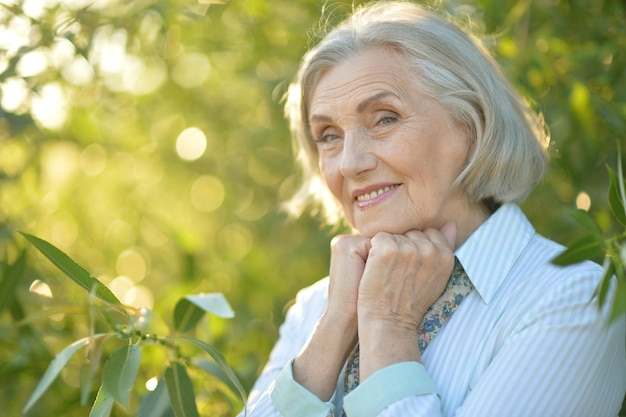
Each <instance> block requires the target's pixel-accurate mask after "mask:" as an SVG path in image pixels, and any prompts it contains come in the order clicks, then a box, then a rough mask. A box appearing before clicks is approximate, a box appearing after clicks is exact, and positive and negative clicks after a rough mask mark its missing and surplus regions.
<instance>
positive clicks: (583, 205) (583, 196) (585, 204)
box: [576, 191, 591, 211]
mask: <svg viewBox="0 0 626 417" xmlns="http://www.w3.org/2000/svg"><path fill="white" fill-rule="evenodd" d="M576 207H577V208H578V209H580V210H585V211H589V208H590V207H591V197H589V194H587V193H586V192H584V191H581V192H580V193H578V195H577V196H576Z"/></svg>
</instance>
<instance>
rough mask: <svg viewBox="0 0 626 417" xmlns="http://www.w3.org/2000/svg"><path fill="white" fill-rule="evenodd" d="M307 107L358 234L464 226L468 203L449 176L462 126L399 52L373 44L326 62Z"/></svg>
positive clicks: (463, 154) (465, 147) (334, 187)
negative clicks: (424, 89)
mask: <svg viewBox="0 0 626 417" xmlns="http://www.w3.org/2000/svg"><path fill="white" fill-rule="evenodd" d="M309 114H310V116H309V123H310V125H311V133H312V135H313V138H314V139H315V140H316V142H317V147H318V151H319V165H320V169H321V172H322V174H323V177H324V179H325V180H326V183H327V185H328V187H329V189H330V191H331V192H332V193H333V195H334V196H335V198H337V200H338V201H339V202H340V203H341V205H342V207H343V210H344V212H345V216H346V218H347V220H348V221H349V223H350V224H351V225H352V226H353V227H354V228H355V229H356V230H358V231H359V232H360V233H361V234H362V235H364V236H369V237H371V236H373V235H375V234H376V233H377V232H379V231H386V232H389V233H396V234H401V233H405V232H407V231H409V230H413V229H415V230H424V229H426V228H428V227H436V228H440V227H441V226H443V225H444V224H445V223H446V222H447V221H450V220H454V221H456V222H457V225H458V226H459V227H462V223H463V221H464V220H465V219H466V218H467V217H468V216H469V215H470V213H469V211H470V210H471V207H470V206H471V205H470V204H469V202H468V200H467V199H466V198H465V196H464V194H463V193H462V192H459V191H456V192H455V191H452V184H453V182H454V180H455V179H456V177H457V175H458V174H459V172H460V171H461V169H462V167H463V165H464V163H465V161H466V159H467V157H468V151H469V140H468V138H467V134H466V133H465V132H464V131H463V130H462V129H461V128H460V127H459V126H458V124H457V123H455V121H454V119H453V118H452V116H451V115H449V114H448V113H447V112H446V111H445V110H444V109H443V108H442V107H441V106H440V105H439V104H438V103H437V101H436V100H434V99H432V98H430V97H428V96H426V95H424V94H422V93H421V92H420V91H419V89H418V88H417V87H416V86H415V83H414V82H412V81H411V80H410V78H409V76H408V74H407V70H406V65H403V63H402V58H401V57H399V56H398V55H396V54H394V53H392V52H390V51H388V50H386V49H383V48H372V49H369V50H367V51H365V52H364V53H361V54H359V55H356V56H355V57H353V58H350V59H348V60H347V61H345V62H343V63H341V64H339V65H337V66H335V67H333V68H331V69H330V70H329V71H327V72H326V73H325V74H324V75H323V76H322V77H321V79H320V82H319V84H318V85H317V87H316V89H315V91H314V92H313V95H312V99H311V104H310V111H309Z"/></svg>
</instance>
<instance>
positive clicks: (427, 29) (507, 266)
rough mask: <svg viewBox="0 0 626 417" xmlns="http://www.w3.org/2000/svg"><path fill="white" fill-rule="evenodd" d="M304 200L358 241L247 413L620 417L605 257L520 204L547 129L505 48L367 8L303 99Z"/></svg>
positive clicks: (318, 58)
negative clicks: (577, 259) (548, 229)
mask: <svg viewBox="0 0 626 417" xmlns="http://www.w3.org/2000/svg"><path fill="white" fill-rule="evenodd" d="M287 111H288V115H289V117H290V119H291V122H292V128H293V131H294V136H295V139H296V142H297V147H298V151H299V154H298V156H299V159H300V161H301V162H302V164H303V168H304V173H305V183H304V186H303V188H302V191H301V192H300V194H299V196H298V198H299V199H301V200H302V199H305V198H306V197H307V196H311V197H312V198H313V199H316V200H318V201H319V202H321V203H322V205H323V207H324V208H325V213H326V215H327V216H328V218H329V219H332V220H333V221H338V219H341V218H344V219H345V220H346V221H347V222H348V223H349V224H350V225H351V226H352V228H353V229H354V234H351V235H342V236H337V237H336V238H334V239H333V241H332V243H331V260H330V271H329V277H328V278H326V279H323V280H321V281H320V282H318V283H316V284H314V285H313V286H311V287H309V288H306V289H304V290H302V291H301V292H300V293H299V294H298V296H297V299H296V303H295V305H294V306H293V307H292V308H291V309H290V310H289V312H288V313H287V317H286V321H285V323H284V324H283V325H282V327H281V330H280V339H279V340H278V342H277V344H276V346H275V348H274V350H273V351H272V354H271V356H270V360H269V363H268V364H267V366H266V367H265V369H264V371H263V373H262V375H261V376H260V378H259V379H258V381H257V383H256V384H255V386H254V388H253V390H252V393H251V394H250V398H249V403H248V405H247V409H248V410H247V411H248V415H249V416H251V417H256V416H285V417H287V416H294V417H306V416H341V415H346V416H348V417H363V416H428V417H435V416H453V415H454V416H474V417H489V416H494V417H496V416H497V417H503V416H507V417H512V416H546V417H556V416H568V417H571V416H581V417H591V416H603V417H605V416H616V415H617V413H618V411H619V409H620V405H621V402H622V399H623V397H624V391H625V389H626V388H625V386H626V359H625V346H624V344H625V343H624V342H625V326H624V321H623V320H622V319H620V320H617V322H615V323H614V324H613V325H612V326H610V327H609V326H606V318H605V317H606V312H603V311H600V310H599V309H598V307H597V303H596V300H595V298H594V290H595V289H596V286H597V284H598V280H599V278H600V276H601V268H600V267H599V266H598V265H596V264H594V263H591V262H585V263H581V264H578V265H575V266H572V267H567V268H562V267H556V266H554V265H552V264H551V263H550V260H551V259H552V258H553V257H554V256H555V255H557V254H559V253H560V252H561V251H562V250H563V248H562V247H561V246H559V245H558V244H556V243H554V242H552V241H550V240H547V239H546V238H544V237H541V236H540V235H538V234H536V233H535V230H534V229H533V227H532V225H531V224H530V223H529V221H528V220H527V218H526V217H525V216H524V214H523V213H522V212H521V210H520V208H519V207H518V206H517V205H516V203H519V202H520V201H521V200H523V199H524V198H525V197H526V196H527V195H528V193H529V192H530V191H531V190H532V188H533V187H534V186H535V185H536V184H537V183H538V182H539V181H540V179H541V177H542V175H543V173H544V170H545V149H544V148H545V146H546V143H547V139H546V135H545V131H544V129H542V126H541V123H540V121H539V119H538V118H537V117H535V116H534V115H533V114H532V112H531V111H530V110H529V108H528V107H527V106H526V105H525V104H524V103H523V102H522V101H521V100H520V99H519V98H518V96H517V95H516V93H515V92H514V90H513V89H512V87H511V86H510V85H509V83H507V81H506V80H505V79H504V78H503V76H502V74H501V72H500V71H499V69H498V67H497V65H496V64H495V63H494V61H493V60H492V59H491V58H490V56H489V54H488V53H487V52H486V51H485V49H484V48H483V47H482V46H481V45H480V44H479V43H478V42H477V41H476V40H474V39H473V38H472V37H471V36H469V35H467V34H466V33H464V32H463V31H461V30H460V29H459V28H457V27H456V26H455V25H452V24H450V23H449V22H448V21H447V20H446V19H442V18H440V17H438V16H437V15H435V14H433V13H431V12H428V11H425V10H423V9H422V8H419V7H418V6H415V5H412V4H410V3H404V2H378V3H375V4H372V5H371V6H369V7H365V8H361V9H359V10H357V11H356V12H355V13H354V14H353V15H352V16H351V17H350V18H349V19H348V20H347V21H346V22H344V23H343V24H341V25H340V26H339V27H337V28H336V29H334V30H333V31H331V32H330V33H329V34H328V35H327V36H326V37H325V39H324V40H323V41H322V42H321V43H320V44H319V45H317V46H316V47H314V48H313V49H312V50H311V51H309V52H308V53H307V55H306V56H305V57H304V60H303V62H302V65H301V68H300V72H299V75H298V79H297V81H296V82H295V84H294V85H293V86H292V88H291V90H290V93H289V98H288V102H287Z"/></svg>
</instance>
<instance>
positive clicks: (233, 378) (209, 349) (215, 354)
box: [174, 336, 246, 404]
mask: <svg viewBox="0 0 626 417" xmlns="http://www.w3.org/2000/svg"><path fill="white" fill-rule="evenodd" d="M174 338H175V339H180V340H184V341H187V342H189V343H192V344H194V345H196V346H197V347H199V348H200V349H202V350H203V351H205V352H206V353H208V354H209V356H211V358H213V360H214V361H215V363H216V364H217V365H218V366H219V367H220V368H221V369H222V371H223V372H224V374H225V375H226V376H227V377H228V379H229V380H230V382H231V383H232V385H233V386H234V387H235V389H236V390H237V393H238V394H239V397H240V398H241V400H242V402H243V403H244V404H245V403H246V390H245V389H244V388H243V386H242V385H241V382H239V378H237V375H235V373H234V372H233V370H232V369H231V367H230V366H228V363H227V362H226V359H224V356H222V354H221V353H220V352H219V350H217V349H215V348H214V347H213V346H211V345H209V344H208V343H206V342H203V341H202V340H198V339H194V338H193V337H185V336H174Z"/></svg>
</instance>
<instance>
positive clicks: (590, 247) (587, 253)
mask: <svg viewBox="0 0 626 417" xmlns="http://www.w3.org/2000/svg"><path fill="white" fill-rule="evenodd" d="M602 249H603V241H602V239H601V238H598V237H596V236H590V235H587V236H584V237H582V238H580V239H579V240H577V241H576V242H574V243H573V244H572V245H571V246H569V247H568V248H566V249H565V250H564V251H563V252H562V253H561V254H560V255H558V256H557V257H555V258H554V259H552V263H553V264H555V265H560V266H565V265H571V264H575V263H578V262H582V261H584V260H587V259H595V258H597V257H599V256H601V255H602Z"/></svg>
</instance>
